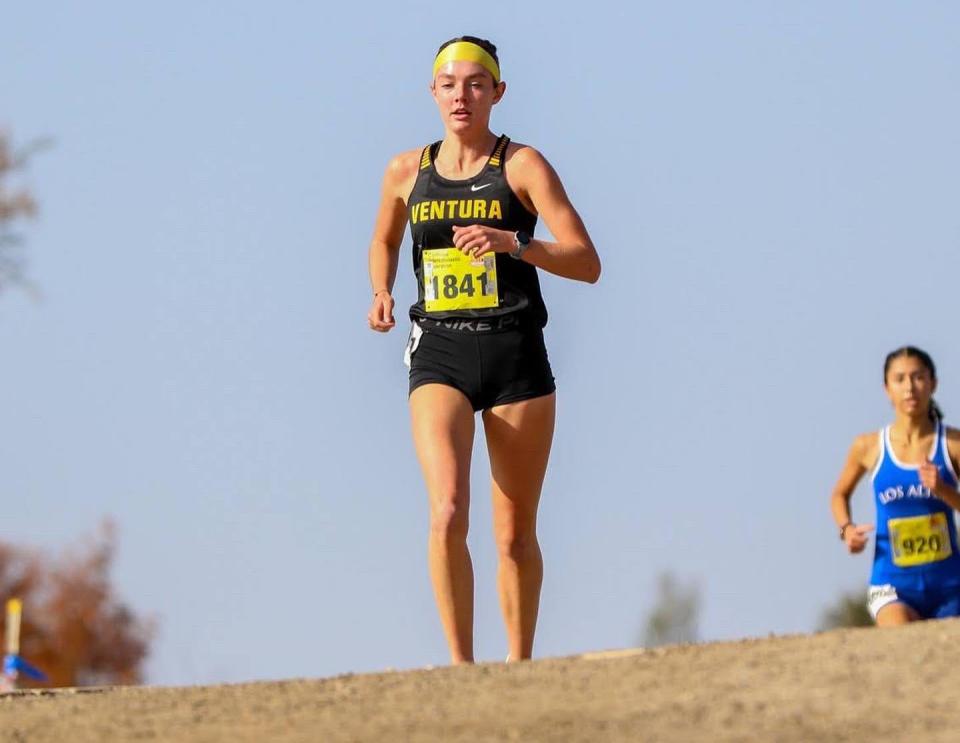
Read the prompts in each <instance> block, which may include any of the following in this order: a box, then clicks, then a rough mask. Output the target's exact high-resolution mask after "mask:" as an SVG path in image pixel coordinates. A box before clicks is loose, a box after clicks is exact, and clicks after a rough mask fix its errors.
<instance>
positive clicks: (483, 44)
mask: <svg viewBox="0 0 960 743" xmlns="http://www.w3.org/2000/svg"><path fill="white" fill-rule="evenodd" d="M458 41H469V42H470V43H471V44H476V45H477V46H478V47H480V48H481V49H483V50H484V51H485V52H486V53H487V54H489V55H490V56H491V57H493V61H494V62H496V63H497V66H498V67H499V66H500V58H499V57H498V56H497V46H496V44H494V43H493V42H492V41H487V40H486V39H481V38H479V37H477V36H457V37H456V38H453V39H450V40H449V41H445V42H443V43H442V44H441V45H440V48H439V49H437V54H440V52H442V51H443V50H444V49H446V48H447V47H448V46H450V45H451V44H456V43H457V42H458Z"/></svg>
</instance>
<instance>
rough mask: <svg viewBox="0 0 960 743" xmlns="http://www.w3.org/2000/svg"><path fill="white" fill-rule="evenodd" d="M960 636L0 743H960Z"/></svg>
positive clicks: (723, 654)
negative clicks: (915, 742) (536, 742)
mask: <svg viewBox="0 0 960 743" xmlns="http://www.w3.org/2000/svg"><path fill="white" fill-rule="evenodd" d="M958 689H960V620H947V621H940V622H927V623H923V624H916V625H912V626H909V627H904V628H899V629H887V630H878V629H860V630H841V631H835V632H828V633H824V634H819V635H814V636H808V637H801V636H794V637H779V638H769V639H763V640H747V641H742V642H733V643H717V644H711V645H693V646H682V647H672V648H665V649H658V650H650V651H642V650H639V651H638V650H634V651H619V652H617V651H614V652H609V653H594V654H588V655H583V656H578V657H571V658H558V659H549V660H542V661H537V662H533V663H520V664H513V665H509V666H508V665H505V664H485V665H478V666H473V667H459V668H438V669H432V670H420V671H408V672H402V673H381V674H369V675H362V676H340V677H337V678H331V679H320V680H297V681H283V682H269V683H254V684H238V685H229V686H207V687H190V688H161V687H138V688H133V687H131V688H109V689H97V690H58V691H53V692H18V693H15V694H12V695H7V696H4V697H0V740H3V741H18V743H22V742H28V743H38V742H39V741H51V742H56V743H65V742H70V743H86V742H88V741H89V742H90V743H101V742H103V741H140V740H150V741H188V742H191V743H192V742H193V741H196V742H197V743H199V742H200V741H238V742H243V741H270V742H274V741H277V742H287V741H311V742H313V741H374V740H375V741H485V740H497V741H501V740H505V741H511V740H523V741H527V740H548V741H694V740H696V741H819V740H824V741H826V740H829V741H870V740H922V741H924V743H932V742H933V741H958V740H960V691H958Z"/></svg>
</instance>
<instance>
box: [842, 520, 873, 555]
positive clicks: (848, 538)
mask: <svg viewBox="0 0 960 743" xmlns="http://www.w3.org/2000/svg"><path fill="white" fill-rule="evenodd" d="M872 531H873V524H851V525H850V526H848V527H847V529H846V531H844V532H843V541H844V543H845V544H846V545H847V551H848V552H849V553H850V554H851V555H855V554H857V553H858V552H863V548H864V547H866V546H867V542H868V541H869V537H867V535H868V534H869V533H870V532H872Z"/></svg>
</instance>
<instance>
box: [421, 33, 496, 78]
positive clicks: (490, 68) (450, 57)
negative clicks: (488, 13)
mask: <svg viewBox="0 0 960 743" xmlns="http://www.w3.org/2000/svg"><path fill="white" fill-rule="evenodd" d="M449 62H476V63H477V64H480V65H482V66H483V68H484V69H485V70H486V71H487V72H489V73H490V74H491V75H493V82H494V83H497V84H499V83H500V65H498V64H497V60H495V59H494V58H493V55H492V54H490V52H488V51H487V50H486V49H484V48H483V47H482V46H479V45H477V44H474V43H473V42H470V41H456V42H454V43H453V44H450V45H449V46H445V47H444V48H443V51H441V52H440V53H439V54H438V55H437V58H436V59H435V60H434V62H433V76H434V77H436V76H437V70H439V69H440V68H441V67H443V66H444V65H445V64H448V63H449Z"/></svg>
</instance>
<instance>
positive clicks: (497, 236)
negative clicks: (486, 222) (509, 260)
mask: <svg viewBox="0 0 960 743" xmlns="http://www.w3.org/2000/svg"><path fill="white" fill-rule="evenodd" d="M453 244H454V245H456V246H457V247H458V248H460V250H461V251H463V252H464V253H465V254H467V255H473V257H474V258H479V257H480V256H482V255H486V254H487V253H512V252H513V251H514V250H516V249H517V246H516V244H515V243H514V239H513V233H512V232H509V231H507V230H497V229H494V228H493V227H483V226H481V225H479V224H472V225H470V226H468V227H458V226H457V225H454V226H453Z"/></svg>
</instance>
